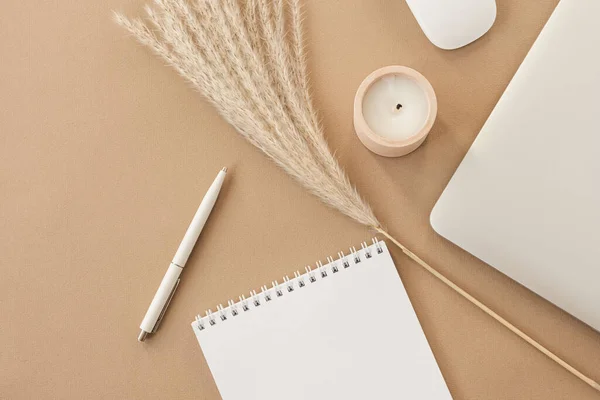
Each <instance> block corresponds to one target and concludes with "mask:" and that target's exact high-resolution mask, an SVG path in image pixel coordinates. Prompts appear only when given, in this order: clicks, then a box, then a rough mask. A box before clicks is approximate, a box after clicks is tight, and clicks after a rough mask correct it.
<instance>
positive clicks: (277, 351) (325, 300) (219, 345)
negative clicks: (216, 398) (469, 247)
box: [192, 242, 451, 400]
mask: <svg viewBox="0 0 600 400" xmlns="http://www.w3.org/2000/svg"><path fill="white" fill-rule="evenodd" d="M378 250H379V251H380V252H378ZM368 255H370V257H368ZM356 259H358V260H360V261H359V262H358V263H357V262H356ZM344 261H346V262H347V263H348V265H349V266H348V267H345V266H344ZM334 269H337V270H338V271H337V272H334ZM322 272H325V273H326V275H327V276H325V277H323V276H322V275H321V273H322ZM310 276H314V282H310ZM301 282H304V286H303V287H302V286H301ZM288 286H289V287H291V288H292V289H293V291H288ZM277 289H279V290H280V291H281V296H278V295H277V293H276V292H277ZM266 297H271V300H270V301H267V300H266ZM254 301H258V302H259V303H260V305H258V306H256V305H254ZM245 303H246V304H247V306H248V310H247V311H243V305H244V304H243V303H240V302H238V303H237V304H235V305H232V306H229V307H227V308H225V309H221V310H218V311H217V312H215V313H213V314H210V315H209V316H207V317H204V318H201V319H199V320H197V321H195V322H194V323H192V327H193V329H194V332H195V333H196V336H197V338H198V342H199V343H200V346H201V348H202V351H203V352H204V356H205V358H206V360H207V362H208V365H209V367H210V370H211V372H212V375H213V377H214V379H215V381H216V384H217V387H218V389H219V392H220V393H221V396H222V398H223V399H224V400H235V399H245V400H247V399H260V400H270V399H273V400H275V399H277V400H279V399H283V398H285V399H286V400H295V399H312V400H319V399H327V400H330V399H345V400H353V399H357V400H358V399H360V400H363V399H368V398H373V399H394V400H397V399H451V396H450V393H449V392H448V389H447V387H446V384H445V382H444V379H443V377H442V375H441V373H440V370H439V368H438V366H437V364H436V361H435V359H434V357H433V354H432V352H431V349H430V348H429V345H428V343H427V340H426V338H425V335H424V334H423V331H422V329H421V326H420V324H419V321H418V319H417V316H416V315H415V312H414V310H413V308H412V305H411V303H410V300H409V298H408V296H407V294H406V291H405V289H404V286H403V284H402V281H401V280H400V277H399V276H398V272H397V271H396V268H395V266H394V262H393V261H392V258H391V256H390V254H389V252H388V249H387V247H386V246H385V243H384V242H379V243H378V244H373V245H371V246H369V247H366V248H365V249H362V250H359V251H358V252H356V253H354V255H350V256H347V257H345V258H342V259H340V260H336V261H333V262H331V263H329V264H327V265H325V266H324V267H323V268H322V269H314V270H313V271H312V272H310V273H306V274H304V275H301V276H299V277H296V278H294V279H291V280H289V281H288V282H285V283H280V284H279V286H276V287H272V285H269V289H268V290H267V291H263V292H261V293H259V294H257V295H256V296H251V297H250V298H249V299H247V301H246V302H245ZM234 310H236V311H237V312H238V314H237V315H235V316H234V315H233V313H234ZM222 316H224V317H225V318H226V319H225V320H222V318H221V317H222ZM211 321H214V325H213V324H211ZM201 327H203V328H202V329H201Z"/></svg>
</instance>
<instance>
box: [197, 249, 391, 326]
mask: <svg viewBox="0 0 600 400" xmlns="http://www.w3.org/2000/svg"><path fill="white" fill-rule="evenodd" d="M372 240H373V244H372V245H370V246H369V245H367V243H366V242H363V243H361V248H360V250H356V247H350V253H349V254H348V255H345V254H344V252H343V251H340V252H338V258H337V260H334V259H333V257H327V264H325V265H323V263H322V262H321V261H317V262H316V263H315V269H313V268H311V267H310V266H306V267H305V272H304V273H300V271H295V272H294V277H293V278H292V279H290V278H289V276H287V275H286V276H284V277H283V283H282V284H279V282H278V281H276V280H275V281H272V282H271V287H267V285H263V286H261V288H260V292H258V293H257V292H256V290H252V291H251V292H250V295H249V297H248V298H246V296H244V295H241V296H240V297H239V300H238V301H237V302H235V301H233V300H229V301H228V302H227V306H226V307H223V305H222V304H219V305H218V306H217V311H216V312H215V313H213V312H212V310H210V309H209V310H206V313H205V316H202V315H200V314H198V315H197V316H196V323H195V324H196V326H197V328H198V330H200V331H202V330H204V329H206V328H207V327H208V326H214V325H217V324H220V323H223V322H225V321H227V320H228V319H231V318H235V317H237V316H238V315H240V314H242V313H245V312H247V311H250V310H251V309H252V308H259V307H261V306H262V305H263V304H265V303H267V302H270V301H272V300H273V299H275V298H277V297H283V296H285V295H286V294H293V293H294V292H295V291H296V289H298V290H300V289H302V288H304V287H306V286H307V285H310V284H313V283H316V282H318V281H319V280H320V279H329V277H330V276H332V275H334V274H337V273H340V271H343V270H345V269H347V268H351V267H352V266H353V265H357V264H360V263H361V262H362V261H363V257H364V259H367V260H368V259H371V258H372V257H373V256H374V254H373V253H374V251H375V252H376V253H377V254H381V253H383V247H382V245H381V243H382V242H380V241H378V240H377V239H376V238H373V239H372Z"/></svg>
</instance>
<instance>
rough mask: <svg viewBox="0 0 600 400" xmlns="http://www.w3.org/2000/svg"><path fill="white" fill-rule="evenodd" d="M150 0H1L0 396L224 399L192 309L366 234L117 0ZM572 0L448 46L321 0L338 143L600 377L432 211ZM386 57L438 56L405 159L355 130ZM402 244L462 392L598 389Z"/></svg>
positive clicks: (550, 338)
mask: <svg viewBox="0 0 600 400" xmlns="http://www.w3.org/2000/svg"><path fill="white" fill-rule="evenodd" d="M142 2H143V0H107V1H94V2H91V1H78V0H61V1H44V2H40V1H35V2H34V1H21V0H3V1H2V3H1V5H0V55H1V59H0V130H1V131H0V190H1V192H0V254H1V256H0V263H1V266H2V271H1V274H2V275H1V276H2V278H1V279H0V293H1V294H0V299H1V305H0V315H1V318H2V322H1V325H0V349H1V350H0V397H1V398H5V399H30V398H87V399H92V398H98V399H99V398H119V399H134V398H139V399H142V398H144V399H154V398H156V399H158V398H201V399H218V398H219V395H218V392H217V389H216V387H215V385H214V383H213V381H212V379H211V376H210V372H209V370H208V368H207V365H206V363H205V361H204V359H203V357H202V353H201V351H200V348H199V347H198V345H197V343H196V339H195V337H194V335H193V333H192V330H191V329H190V326H189V323H190V322H191V321H192V319H193V316H194V315H195V313H197V312H201V311H203V310H204V309H206V308H209V307H212V308H214V306H215V305H216V304H218V303H220V302H223V301H226V300H227V299H229V298H232V297H235V296H237V295H239V294H241V293H247V292H248V291H249V290H250V289H253V288H254V289H255V288H258V287H259V286H260V285H261V284H263V283H265V282H268V281H271V280H272V279H273V278H277V277H279V276H282V275H283V274H286V273H289V272H292V271H294V270H296V269H297V268H298V267H299V266H302V265H304V264H307V263H312V262H314V260H315V259H318V258H320V259H325V257H326V256H328V255H332V254H335V253H336V252H337V250H339V249H340V248H347V246H349V245H351V244H358V243H359V242H361V241H362V240H366V239H368V238H370V237H371V235H372V233H371V232H368V231H367V230H366V229H364V228H362V227H361V226H358V225H356V224H354V223H353V222H351V221H350V220H348V219H346V218H344V217H342V216H340V215H339V214H338V213H337V212H334V211H332V210H330V209H328V208H326V207H325V206H323V205H321V204H320V203H319V202H318V201H317V200H316V199H315V198H313V197H311V196H310V195H308V194H307V193H305V192H304V191H303V190H302V189H301V188H300V187H299V186H297V185H296V184H295V183H294V182H292V180H291V179H289V178H288V177H287V176H286V175H285V174H284V173H283V172H282V171H280V170H278V169H277V168H276V167H275V166H274V165H273V164H272V163H271V162H270V161H269V160H267V159H266V158H264V157H263V156H262V155H261V154H260V153H259V152H258V151H257V150H255V149H254V148H253V147H252V146H250V145H249V144H247V143H246V142H244V141H243V140H242V139H241V138H240V137H239V136H238V135H237V134H236V133H235V132H234V131H233V130H232V129H231V128H230V127H229V126H228V125H227V124H225V123H224V122H223V121H222V120H221V119H220V118H219V116H218V115H217V113H216V112H215V110H214V109H213V108H211V107H210V106H209V105H208V104H207V103H206V102H204V100H203V99H202V97H201V96H200V95H198V94H197V93H195V92H194V91H192V90H191V89H190V88H189V87H188V85H187V84H186V83H185V82H184V81H183V79H181V78H179V77H178V76H177V75H176V74H175V72H173V71H172V70H171V69H169V68H167V67H165V65H164V64H165V63H164V62H163V61H161V60H159V59H157V58H156V57H154V56H153V55H151V54H150V53H149V52H148V51H147V50H146V49H144V48H142V47H141V46H139V45H138V44H137V43H135V42H134V41H133V39H132V38H130V37H128V36H127V35H126V34H125V33H124V32H123V31H122V30H120V29H119V28H118V27H117V26H115V25H114V24H113V23H112V21H111V10H112V9H119V10H122V11H124V12H126V13H127V14H129V15H136V14H138V13H139V12H140V11H141V5H142ZM556 3H557V1H556V0H544V1H521V0H498V19H497V22H496V24H495V26H494V27H493V28H492V30H491V31H490V32H489V34H487V35H486V36H485V37H484V38H482V39H481V40H479V41H478V42H476V43H474V44H472V45H470V46H468V47H466V48H463V49H460V50H457V51H452V52H446V51H442V50H439V49H437V48H435V47H433V45H431V44H430V43H429V42H428V41H427V40H426V39H425V37H424V36H423V34H422V33H421V31H420V30H419V28H418V26H417V24H416V22H415V21H414V19H413V17H412V16H411V14H410V13H409V10H408V8H407V6H406V4H405V3H404V2H403V1H401V0H378V1H373V0H356V1H342V0H328V1H325V0H323V1H317V0H312V1H308V3H307V5H306V31H307V36H308V43H307V45H308V50H309V52H310V60H309V64H310V70H311V72H312V79H313V86H314V96H315V101H316V104H317V106H318V108H319V110H321V115H322V117H323V122H324V125H325V127H326V131H327V137H328V139H329V141H330V143H331V147H332V148H333V149H335V150H337V154H338V155H339V158H340V161H341V163H342V164H343V165H344V166H345V167H346V168H347V171H348V173H349V175H350V177H351V178H352V180H353V182H355V183H356V185H357V186H358V188H359V189H360V191H361V192H362V193H364V194H365V196H366V197H367V198H368V199H369V200H370V202H371V203H372V205H373V207H374V208H375V210H376V212H377V214H378V216H379V218H380V219H381V220H382V221H385V222H386V223H387V225H388V226H389V227H390V229H391V231H392V232H393V233H395V234H396V235H397V236H398V237H399V238H400V239H401V240H402V241H404V242H406V243H407V244H408V245H410V247H411V248H413V250H414V251H415V252H417V253H419V254H421V255H422V256H423V257H424V258H425V259H426V260H428V261H430V262H431V263H432V264H433V265H435V266H437V267H438V268H439V269H440V270H441V271H443V272H445V273H447V274H448V275H449V276H450V277H451V278H453V279H455V280H456V281H457V282H459V283H461V284H462V285H464V287H465V288H467V289H468V290H470V291H471V292H472V293H473V294H475V295H477V296H478V297H479V298H481V299H482V300H484V302H485V303H487V304H488V305H490V306H492V307H493V308H494V309H496V310H497V311H498V312H500V313H501V314H502V315H505V316H508V317H509V319H510V320H511V321H512V322H514V323H515V324H516V325H517V326H520V327H523V328H524V330H525V331H526V332H528V333H530V334H531V335H532V336H533V337H535V338H538V339H539V340H540V341H541V342H542V343H544V344H545V345H547V346H548V347H549V348H550V349H552V350H554V351H556V352H557V353H558V354H559V355H561V356H563V357H564V358H565V359H566V360H568V361H569V362H571V363H573V364H574V365H575V366H576V367H578V368H580V369H581V370H582V371H585V372H587V373H588V374H590V375H591V376H592V377H593V378H595V379H596V380H600V371H599V369H598V366H599V365H600V334H598V333H597V332H594V331H593V330H592V329H591V328H589V327H587V326H585V325H584V324H582V323H580V322H578V321H576V320H575V319H574V318H572V317H570V316H568V315H567V314H565V313H563V312H561V311H560V310H558V309H557V308H555V307H554V306H552V305H550V304H549V303H547V302H546V301H544V300H542V299H540V298H539V297H537V296H535V295H534V294H532V293H531V292H529V291H528V290H526V289H524V288H523V287H520V286H519V285H518V284H516V283H515V282H512V281H511V280H509V279H508V278H506V277H504V276H502V275H501V274H500V273H498V272H496V271H495V270H493V269H492V268H490V267H489V266H487V265H485V264H484V263H482V262H480V261H478V260H476V259H474V258H473V257H472V256H470V255H469V254H467V253H465V252H464V251H462V250H460V249H458V248H456V247H455V246H453V245H452V244H450V243H448V242H446V241H445V240H443V239H442V238H440V237H439V236H437V235H436V234H435V233H434V232H433V231H432V229H431V228H430V226H429V223H428V215H429V213H430V210H431V208H432V207H433V204H434V202H435V200H436V199H437V197H438V196H439V194H440V193H441V191H442V189H443V188H444V186H445V184H446V183H447V181H448V180H449V178H450V176H451V174H452V173H453V171H454V169H455V168H456V167H457V165H458V163H459V162H460V160H461V158H462V157H463V156H464V154H465V152H466V151H467V149H468V147H469V145H470V143H471V142H472V141H473V139H474V137H475V136H476V134H477V132H478V131H479V129H480V127H481V126H482V124H483V123H484V121H485V119H486V117H487V116H488V114H489V113H490V111H491V110H492V108H493V106H494V104H495V102H496V101H497V100H498V98H499V96H500V95H501V93H502V91H503V89H504V88H505V87H506V85H507V83H508V81H509V80H510V78H511V76H512V75H513V74H514V72H515V70H516V69H517V67H518V65H519V63H520V62H521V61H522V59H523V57H524V56H525V54H526V53H527V50H528V49H529V47H530V46H531V44H532V42H533V41H534V39H535V37H536V35H537V34H538V32H539V31H540V29H541V28H542V26H543V24H544V22H545V21H546V20H547V18H548V16H549V15H550V13H551V12H552V9H553V8H554V6H555V5H556ZM388 64H403V65H407V66H410V67H413V68H415V69H417V70H419V71H420V72H422V73H423V74H424V75H425V76H426V77H427V78H428V79H429V80H430V81H431V83H432V84H433V86H434V88H435V90H436V92H437V95H438V99H439V117H438V120H437V122H436V124H435V126H434V128H433V131H432V132H431V135H430V136H429V139H428V140H427V141H426V142H425V144H424V145H423V147H421V148H420V149H419V150H418V151H417V152H415V153H413V154H411V155H409V156H407V157H404V158H400V159H384V158H381V157H378V156H375V155H373V154H371V153H370V152H368V151H367V150H366V149H365V148H364V147H363V146H362V145H361V144H360V142H359V141H358V139H357V137H356V136H355V134H354V132H353V129H352V100H353V95H354V91H355V90H356V88H357V87H358V85H359V83H360V82H361V80H362V79H363V78H364V77H365V76H366V75H367V74H368V73H370V72H371V71H373V70H374V69H376V68H378V67H381V66H384V65H388ZM224 165H227V166H229V167H230V168H231V171H232V172H231V174H230V178H229V179H228V181H227V183H226V185H225V188H224V191H223V193H222V198H221V199H220V200H219V202H218V204H217V207H216V210H215V212H214V214H213V215H212V217H211V219H210V221H209V223H208V225H207V227H206V230H205V231H204V233H203V235H202V238H201V241H200V243H199V245H198V246H197V247H196V250H195V252H194V254H193V255H192V258H191V259H190V263H189V264H188V267H187V268H186V271H185V273H184V276H183V281H182V284H181V286H180V288H179V290H178V292H177V295H176V296H175V299H174V300H173V303H172V304H171V307H170V309H169V313H168V314H167V316H166V318H165V321H164V323H163V325H162V327H161V329H160V332H159V333H158V334H157V335H156V336H154V337H153V338H152V339H151V340H149V341H148V342H147V343H145V344H140V343H137V342H136V335H137V333H138V325H139V322H140V321H141V318H142V316H143V314H144V312H145V311H146V308H147V306H148V303H149V301H150V298H151V297H152V295H153V294H154V291H155V289H156V286H157V285H158V283H159V281H160V279H161V277H162V275H163V273H164V272H165V269H166V267H167V265H168V263H169V261H170V260H171V257H172V255H173V253H174V251H175V249H176V247H177V245H178V243H179V240H180V239H181V237H182V235H183V232H184V230H185V228H186V227H187V224H188V223H189V221H190V219H191V217H192V215H193V213H194V211H195V209H196V207H197V206H198V204H199V201H200V199H201V198H202V196H203V194H204V191H205V190H206V188H207V187H208V185H209V184H210V182H211V181H212V179H213V178H214V176H215V174H216V173H217V171H218V170H219V168H221V167H222V166H224ZM548 250H549V251H551V249H548ZM393 255H394V258H395V260H396V263H397V265H398V268H399V271H400V274H401V276H402V278H403V280H404V282H405V284H406V287H407V290H408V293H409V295H410V297H411V299H412V301H413V304H414V307H415V309H416V311H417V314H418V315H419V318H420V320H421V323H422V325H423V328H424V330H425V333H426V335H427V338H428V339H429V342H430V343H431V347H432V349H433V352H434V353H435V356H436V358H437V360H438V362H439V365H440V368H441V370H442V372H443V374H444V376H445V378H446V380H447V383H448V386H449V388H450V390H451V392H452V394H453V395H454V398H455V399H578V400H584V399H596V398H598V394H597V393H595V392H593V391H592V390H591V389H590V388H588V387H587V386H586V385H584V384H583V383H581V382H580V381H578V380H577V379H576V378H574V377H572V376H571V375H569V374H568V373H567V372H565V371H564V370H562V369H561V368H560V367H558V366H557V365H555V364H554V363H553V362H551V361H550V360H548V359H547V358H546V357H544V356H543V355H541V354H540V353H538V352H537V351H535V350H533V349H532V348H530V347H529V346H528V345H526V344H524V343H523V342H522V341H521V340H520V339H518V338H516V337H515V336H514V335H512V334H511V333H509V332H508V331H506V330H505V329H504V328H502V327H500V326H499V325H498V324H497V323H495V322H493V321H492V320H491V319H490V318H489V317H487V316H486V315H484V314H483V313H482V312H480V311H479V310H477V309H476V308H474V307H473V306H471V305H470V304H468V303H467V302H466V301H464V300H463V299H462V298H460V297H458V296H457V295H455V294H454V293H452V292H451V291H450V290H448V289H447V288H446V287H444V286H442V285H441V284H440V283H438V282H437V281H436V280H435V279H433V278H432V277H431V276H429V275H427V273H425V272H423V271H422V270H420V269H419V268H418V267H416V266H415V265H414V264H413V263H412V262H410V261H408V259H406V258H405V257H404V256H402V255H401V254H400V253H399V252H398V251H393ZM399 339H400V340H401V338H399ZM398 379H399V380H400V381H401V379H402V377H398Z"/></svg>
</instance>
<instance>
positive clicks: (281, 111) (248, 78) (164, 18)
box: [115, 0, 600, 391]
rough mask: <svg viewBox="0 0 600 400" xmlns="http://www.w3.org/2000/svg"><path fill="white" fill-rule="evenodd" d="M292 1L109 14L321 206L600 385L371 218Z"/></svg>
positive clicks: (235, 1)
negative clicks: (348, 168)
mask: <svg viewBox="0 0 600 400" xmlns="http://www.w3.org/2000/svg"><path fill="white" fill-rule="evenodd" d="M299 1H300V0H155V1H154V2H155V5H154V7H149V6H147V7H146V9H145V10H146V14H147V15H146V18H145V19H144V20H142V19H133V20H130V19H128V18H125V17H123V16H122V15H120V14H115V19H116V21H117V22H118V23H119V24H120V25H122V26H123V27H125V28H126V29H127V30H128V31H129V32H130V33H131V34H133V35H134V36H135V37H136V38H137V39H138V40H139V41H140V42H141V43H143V44H144V45H146V46H148V47H149V48H150V49H152V50H153V51H154V52H155V53H156V54H158V55H159V56H161V57H162V58H163V59H165V60H166V61H167V62H168V63H169V64H170V65H171V66H172V67H173V68H175V70H177V72H178V73H179V74H180V75H181V76H183V77H184V78H185V79H187V80H188V81H189V82H190V83H191V84H192V85H193V86H194V87H195V88H196V89H197V90H198V91H200V92H201V93H202V94H203V95H204V96H205V97H206V98H208V100H210V101H211V102H212V103H213V104H214V106H215V107H216V108H217V110H219V112H220V113H221V115H222V116H223V117H224V118H225V119H226V120H227V121H228V122H229V123H230V124H231V125H233V126H234V127H235V129H236V130H237V131H238V132H239V133H240V134H241V135H242V136H244V137H245V138H246V139H247V140H248V141H249V142H250V143H252V144H253V145H255V146H256V147H258V148H259V149H261V150H262V151H263V152H264V153H265V154H266V155H268V156H269V157H270V158H271V159H272V160H273V161H275V163H277V164H278V165H279V166H280V167H281V168H283V169H284V170H285V171H286V172H287V173H288V174H290V175H291V176H293V177H294V178H295V179H296V180H297V181H298V182H299V183H300V184H302V185H303V186H304V187H305V188H307V189H308V190H309V191H311V192H312V193H313V194H315V195H316V196H317V197H318V198H320V199H321V200H322V201H323V202H324V203H326V204H328V205H329V206H331V207H333V208H334V209H337V210H339V211H340V212H341V213H343V214H345V215H347V216H348V217H350V218H352V219H353V220H355V221H356V222H358V223H360V224H363V225H366V226H368V227H371V228H373V229H375V230H376V231H378V232H379V233H381V234H382V235H384V236H385V237H387V238H388V239H389V240H390V241H392V242H393V243H394V244H395V245H396V246H398V247H399V248H400V249H401V250H402V251H403V252H404V253H405V254H406V255H407V256H409V257H410V258H411V259H413V260H414V261H415V262H416V263H417V264H418V265H420V266H421V267H423V268H424V269H426V270H427V271H429V272H430V273H431V274H432V275H433V276H435V277H436V278H438V279H439V280H441V281H442V282H443V283H445V284H446V285H447V286H448V287H450V288H452V289H453V290H454V291H456V292H457V293H458V294H460V295H461V296H463V297H464V298H465V299H467V300H469V301H470V302H471V303H472V304H474V305H475V306H477V307H478V308H479V309H481V310H482V311H484V312H485V313H486V314H488V315H490V316H491V317H492V318H494V319H495V320H496V321H498V322H500V323H501V324H502V325H504V326H505V327H506V328H508V329H510V330H511V331H512V332H514V333H515V334H516V335H518V336H519V337H521V338H522V339H523V340H525V341H526V342H528V343H529V344H531V345H532V346H534V347H535V348H536V349H538V350H539V351H541V352H542V353H544V354H546V355H547V356H548V357H550V358H551V359H552V360H554V361H555V362H557V363H558V364H560V365H561V366H562V367H564V368H565V369H567V370H568V371H569V372H571V373H573V374H574V375H576V376H577V377H578V378H580V379H582V380H583V381H584V382H586V383H587V384H589V385H590V386H592V387H594V388H595V389H597V390H599V391H600V385H598V384H597V383H596V382H594V381H593V380H592V379H590V378H588V377H587V376H585V375H583V374H582V373H580V372H579V371H578V370H576V369H575V368H573V367H572V366H571V365H569V364H567V363H566V362H565V361H563V360H562V359H560V358H559V357H558V356H556V355H555V354H554V353H552V352H550V351H549V350H548V349H546V348H545V347H543V346H542V345H541V344H539V343H538V342H536V341H535V340H533V339H532V338H531V337H529V336H527V335H526V334H525V333H524V332H522V331H521V330H519V329H518V328H516V327H515V326H514V325H512V324H511V323H509V322H508V321H506V320H505V319H504V318H502V317H501V316H499V315H498V314H496V313H495V312H494V311H492V310H491V309H489V308H488V307H487V306H485V305H484V304H483V303H481V302H480V301H478V300H477V299H475V298H474V297H473V296H471V295H470V294H468V293H467V292H466V291H464V290H463V289H461V288H460V287H459V286H457V285H456V284H455V283H453V282H452V281H450V280H449V279H448V278H446V277H445V276H443V275H442V274H441V273H439V272H438V271H437V270H435V269H434V268H433V267H431V266H430V265H429V264H427V263H426V262H424V261H423V260H422V259H421V258H419V257H418V256H416V255H415V254H414V253H412V252H411V251H410V250H409V249H407V248H406V247H405V246H404V245H402V244H401V243H399V242H398V241H397V240H396V239H394V238H393V237H392V236H391V235H390V234H389V233H388V232H387V231H386V230H384V229H383V227H382V225H381V224H380V223H379V221H378V220H377V218H376V217H375V214H374V213H373V211H372V209H371V207H370V206H369V205H368V204H367V203H366V202H365V201H364V200H363V199H362V197H361V196H360V195H359V194H358V193H357V191H356V190H355V188H354V187H353V186H352V184H351V183H350V181H349V180H348V177H347V176H346V173H345V172H344V170H343V169H342V168H341V166H340V165H339V163H338V162H337V160H336V159H335V157H334V156H333V154H332V153H331V151H330V150H329V147H328V145H327V142H326V140H325V137H324V135H323V130H322V127H321V125H320V124H319V122H318V117H317V115H316V113H315V110H314V107H313V105H312V101H311V97H310V93H309V82H308V74H307V71H306V60H305V51H304V45H303V38H302V36H303V35H302V24H301V20H302V14H301V9H300V4H299Z"/></svg>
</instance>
